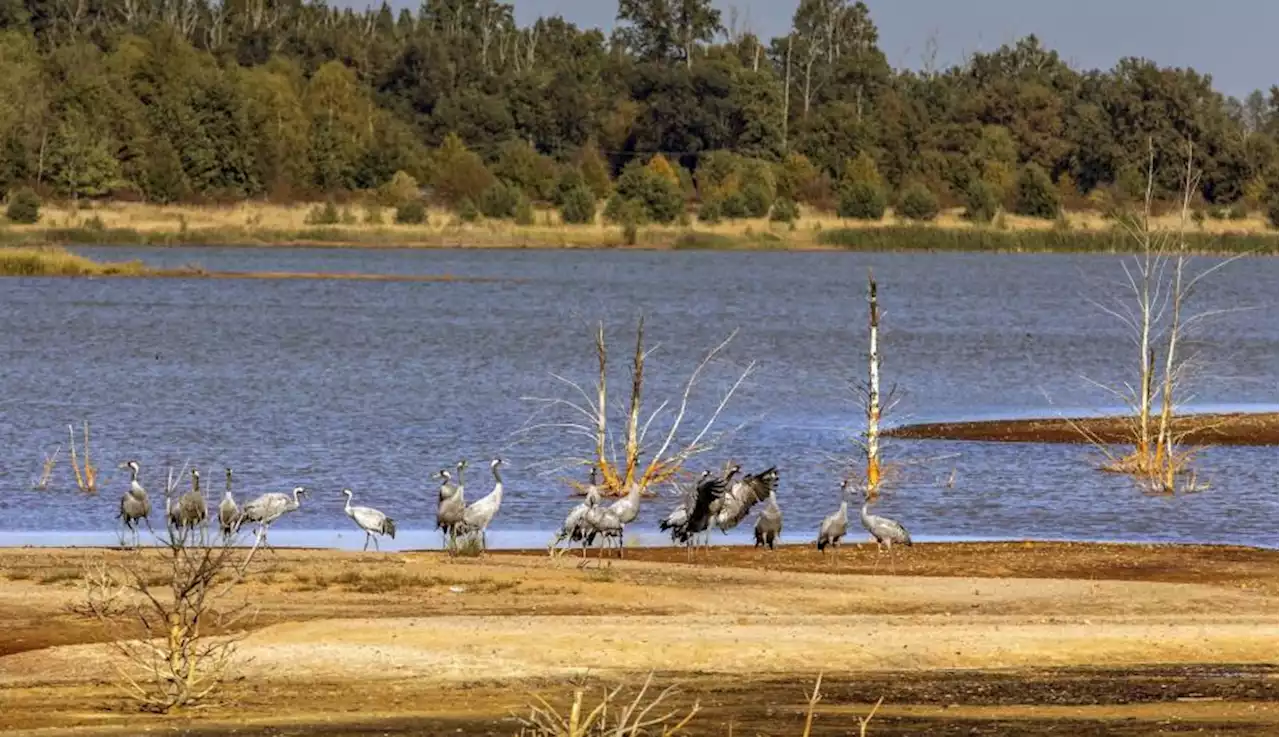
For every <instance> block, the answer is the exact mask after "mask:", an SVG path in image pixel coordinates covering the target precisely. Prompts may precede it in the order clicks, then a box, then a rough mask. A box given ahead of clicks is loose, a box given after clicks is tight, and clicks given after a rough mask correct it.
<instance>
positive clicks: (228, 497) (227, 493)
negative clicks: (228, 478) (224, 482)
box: [222, 489, 236, 504]
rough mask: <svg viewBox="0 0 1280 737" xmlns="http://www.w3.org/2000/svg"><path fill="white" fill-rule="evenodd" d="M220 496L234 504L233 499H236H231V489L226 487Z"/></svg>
mask: <svg viewBox="0 0 1280 737" xmlns="http://www.w3.org/2000/svg"><path fill="white" fill-rule="evenodd" d="M222 498H223V499H224V500H226V501H229V502H231V503H233V504H234V503H235V501H236V500H235V499H232V498H231V490H230V489H227V490H226V491H224V492H222Z"/></svg>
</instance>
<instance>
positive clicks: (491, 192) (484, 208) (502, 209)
mask: <svg viewBox="0 0 1280 737" xmlns="http://www.w3.org/2000/svg"><path fill="white" fill-rule="evenodd" d="M519 204H520V190H519V189H517V188H516V187H514V186H511V185H507V184H504V183H503V182H494V183H493V184H491V185H489V188H488V189H486V190H485V191H484V193H483V194H481V195H480V203H479V205H480V212H481V213H482V214H483V215H484V216H485V217H487V218H509V217H513V216H514V215H515V214H516V206H517V205H519Z"/></svg>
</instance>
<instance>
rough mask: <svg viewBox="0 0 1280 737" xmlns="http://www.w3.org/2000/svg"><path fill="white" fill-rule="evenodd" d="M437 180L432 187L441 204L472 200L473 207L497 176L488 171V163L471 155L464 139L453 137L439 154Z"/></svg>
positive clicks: (446, 142) (448, 139)
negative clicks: (442, 202) (441, 201)
mask: <svg viewBox="0 0 1280 737" xmlns="http://www.w3.org/2000/svg"><path fill="white" fill-rule="evenodd" d="M434 158H435V162H434V163H435V167H434V172H435V176H434V177H432V181H431V184H432V186H433V187H435V190H436V194H437V196H439V197H440V199H441V200H443V201H445V202H448V203H450V204H453V205H454V206H455V207H456V206H460V205H461V204H462V200H464V199H469V200H471V201H472V206H474V204H475V199H476V198H478V197H480V195H481V194H483V193H484V191H485V190H486V189H488V188H489V186H490V185H491V184H493V174H491V173H490V172H489V170H488V169H487V168H485V165H484V162H483V161H481V160H480V157H479V156H477V155H476V154H475V152H473V151H469V150H468V149H467V147H466V145H464V144H463V143H462V139H461V138H459V137H458V136H456V135H454V134H452V133H450V134H449V135H448V136H445V139H444V142H443V143H442V144H440V148H439V149H437V150H436V153H435V157H434Z"/></svg>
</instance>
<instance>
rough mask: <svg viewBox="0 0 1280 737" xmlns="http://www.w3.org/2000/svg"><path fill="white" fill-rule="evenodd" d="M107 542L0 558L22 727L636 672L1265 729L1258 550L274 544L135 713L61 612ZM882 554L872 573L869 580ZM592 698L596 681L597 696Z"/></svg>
mask: <svg viewBox="0 0 1280 737" xmlns="http://www.w3.org/2000/svg"><path fill="white" fill-rule="evenodd" d="M125 555H127V554H124V553H121V552H118V551H104V550H47V549H43V550H40V549H8V550H0V579H3V582H2V583H0V621H3V622H5V627H4V628H3V629H0V730H6V732H7V733H8V732H12V733H14V734H41V735H44V734H122V735H123V734H138V733H141V732H143V731H147V732H155V733H174V734H224V733H230V732H232V731H234V732H235V733H236V734H263V735H266V734H273V735H282V734H331V735H339V734H441V733H445V732H448V733H457V734H468V735H482V734H494V735H511V734H514V733H515V732H516V731H517V730H518V726H517V725H516V723H515V722H513V721H510V719H509V717H508V715H509V713H510V712H511V711H513V710H515V711H522V710H523V708H524V705H525V704H527V703H528V701H529V698H530V697H529V696H528V693H527V692H528V691H529V690H534V691H537V692H539V693H542V694H544V695H546V696H547V697H548V698H549V699H550V700H551V701H552V702H553V703H556V704H557V705H559V704H563V703H564V702H565V700H566V699H567V698H568V697H569V695H570V693H571V690H572V687H571V686H570V685H569V683H570V681H572V680H575V679H577V680H580V681H582V682H584V683H588V684H591V685H595V684H596V683H613V682H626V683H629V684H636V683H638V682H639V681H641V680H643V677H644V673H646V672H647V671H650V670H653V671H655V672H656V673H657V676H656V678H657V681H658V682H659V683H660V684H663V685H665V684H667V683H670V682H675V681H680V682H682V683H683V686H682V690H681V693H680V694H679V695H678V696H676V697H675V698H676V701H677V704H683V705H688V704H689V703H691V702H692V701H693V700H694V699H698V700H699V701H700V703H701V704H702V705H703V711H702V713H701V714H700V715H699V717H698V719H697V720H696V721H695V722H694V726H695V729H694V731H693V732H692V733H694V734H716V735H723V734H727V733H729V731H730V725H731V724H732V725H733V727H732V731H733V733H734V734H773V735H784V734H786V735H791V734H799V732H800V725H801V724H802V722H803V713H804V701H805V691H806V689H808V688H811V687H812V683H813V678H814V676H816V674H817V673H818V672H819V671H822V672H824V673H825V674H826V675H825V677H824V685H823V689H822V691H823V694H824V697H823V701H822V703H821V704H820V706H819V709H818V712H819V713H818V717H817V719H816V721H815V726H814V733H815V734H847V733H848V732H849V730H850V728H851V725H852V724H853V722H852V719H853V714H854V713H865V711H866V709H867V708H869V707H868V706H867V705H868V704H870V703H874V702H875V700H876V699H877V698H879V697H881V696H883V697H885V705H884V706H883V707H882V708H881V711H880V712H879V714H878V715H877V717H876V721H875V728H874V729H873V730H871V732H870V733H871V734H875V735H880V734H920V733H929V734H1077V735H1078V734H1152V733H1178V732H1182V731H1200V732H1201V733H1209V734H1232V735H1235V734H1275V732H1276V729H1277V709H1276V699H1277V680H1276V672H1277V669H1276V665H1277V664H1276V653H1277V646H1278V643H1280V639H1278V637H1277V624H1278V621H1277V604H1278V599H1277V574H1278V567H1277V560H1278V556H1277V553H1276V552H1275V551H1263V550H1253V549H1247V548H1227V547H1208V546H1119V545H1083V544H1075V545H1070V544H1049V543H1005V544H946V545H917V546H916V547H915V548H913V549H911V550H909V551H906V553H905V555H903V556H902V557H900V558H898V559H897V561H896V565H895V568H896V575H890V574H889V572H888V570H887V566H888V561H887V560H885V561H884V562H883V563H881V562H879V561H878V560H877V555H876V553H875V552H873V549H872V548H870V547H869V546H851V547H849V548H847V549H846V550H844V551H842V554H841V558H840V559H839V560H838V561H835V562H832V561H830V560H823V559H822V558H821V557H820V556H819V554H818V553H817V552H816V551H813V550H812V549H808V548H785V549H781V550H779V551H778V552H777V553H775V554H770V553H765V552H762V551H753V550H749V549H742V548H719V549H713V550H712V551H711V553H710V555H708V556H706V557H705V558H700V559H699V561H698V563H697V564H695V565H688V564H686V563H684V562H682V561H683V557H684V553H683V551H673V550H661V549H659V550H631V551H628V553H627V555H628V559H627V560H625V561H614V562H612V564H611V565H609V566H608V567H604V568H596V567H595V565H596V564H595V563H594V562H593V563H592V567H589V568H586V569H579V568H578V567H577V566H576V564H575V563H574V562H573V561H571V560H569V559H565V560H561V561H559V562H551V561H548V560H547V558H546V557H545V554H543V555H537V554H532V553H530V554H502V555H496V554H495V555H493V556H491V557H489V558H487V559H480V560H476V559H459V560H449V559H447V558H444V557H442V556H440V555H439V554H435V553H408V554H386V555H377V554H355V553H339V552H328V551H295V550H288V551H279V552H276V553H271V554H267V555H264V556H262V558H261V560H260V561H258V562H255V568H256V572H255V577H254V580H253V582H252V583H251V584H248V585H247V586H246V587H245V589H244V593H245V595H246V596H247V597H248V598H250V599H251V600H252V601H254V602H255V604H256V605H257V606H258V607H259V614H258V617H257V619H256V621H255V624H254V627H255V630H254V631H253V633H252V634H251V635H250V636H249V637H248V639H246V640H245V642H244V644H243V647H242V653H241V654H242V656H243V657H242V659H241V662H240V665H239V666H238V670H237V680H236V681H235V682H234V683H232V684H231V685H230V686H229V687H228V690H227V692H226V694H225V697H224V699H223V702H222V703H221V704H214V705H211V706H209V707H206V708H202V709H199V710H193V711H189V712H188V713H186V714H182V715H176V716H165V717H157V716H149V715H148V716H143V715H139V714H138V713H137V711H136V710H134V709H131V707H130V706H129V705H128V703H127V702H125V701H124V700H123V699H122V698H121V697H120V696H119V695H118V693H116V692H115V691H114V690H113V688H112V687H111V685H110V683H111V681H112V678H113V671H112V668H111V665H110V662H109V657H110V656H109V651H108V650H107V648H106V647H105V646H104V645H102V644H100V642H101V640H102V639H103V638H104V637H105V634H104V632H103V631H102V630H101V629H100V628H98V627H97V626H96V625H95V624H93V623H92V622H89V621H87V620H85V619H84V618H82V617H80V616H78V615H76V614H74V613H72V612H71V611H69V607H70V606H71V605H73V604H74V603H75V602H76V601H77V600H78V598H79V597H80V596H81V594H80V586H81V582H80V580H79V571H80V569H81V566H82V565H83V564H84V563H86V562H92V561H96V560H108V561H120V560H122V559H124V556H125ZM873 571H874V575H871V574H872V572H873ZM591 693H595V691H594V690H592V691H591Z"/></svg>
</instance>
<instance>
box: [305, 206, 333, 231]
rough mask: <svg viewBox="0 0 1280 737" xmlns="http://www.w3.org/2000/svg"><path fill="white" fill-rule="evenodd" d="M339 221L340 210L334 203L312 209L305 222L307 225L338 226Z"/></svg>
mask: <svg viewBox="0 0 1280 737" xmlns="http://www.w3.org/2000/svg"><path fill="white" fill-rule="evenodd" d="M338 220H339V215H338V208H337V207H336V206H334V204H333V203H332V202H326V203H324V204H323V205H316V206H315V207H312V208H311V210H309V211H308V212H307V217H306V220H305V222H306V224H307V225H337V224H338Z"/></svg>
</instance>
